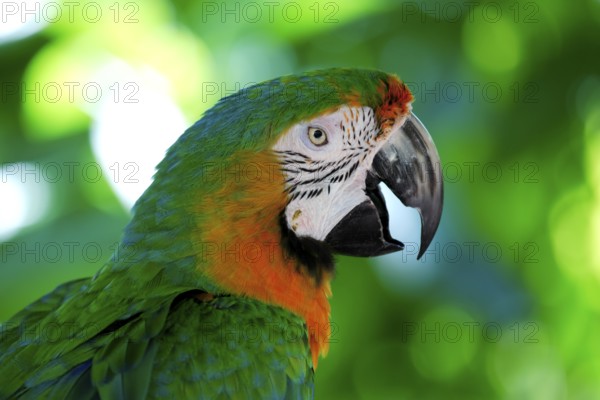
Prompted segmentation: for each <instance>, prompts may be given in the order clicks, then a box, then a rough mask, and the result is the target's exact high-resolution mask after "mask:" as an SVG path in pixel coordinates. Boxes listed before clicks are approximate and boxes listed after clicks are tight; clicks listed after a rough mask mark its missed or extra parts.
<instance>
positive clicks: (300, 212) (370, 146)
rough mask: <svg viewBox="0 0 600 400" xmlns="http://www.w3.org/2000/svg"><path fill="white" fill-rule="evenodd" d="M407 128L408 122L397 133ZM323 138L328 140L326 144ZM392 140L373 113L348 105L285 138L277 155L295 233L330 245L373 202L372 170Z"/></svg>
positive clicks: (293, 129) (287, 213) (296, 128)
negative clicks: (332, 235) (352, 215)
mask: <svg viewBox="0 0 600 400" xmlns="http://www.w3.org/2000/svg"><path fill="white" fill-rule="evenodd" d="M402 123H404V118H402V120H401V121H397V123H396V124H394V128H393V129H392V130H396V129H398V128H399V127H400V126H401V124H402ZM315 132H316V134H315ZM386 133H389V132H386ZM321 134H325V135H326V136H327V138H326V140H325V141H323V140H322V136H321ZM388 137H389V134H385V135H382V132H381V130H380V128H379V126H378V122H377V119H376V117H375V112H374V111H373V109H371V108H370V107H347V106H342V107H340V108H339V109H338V110H336V111H334V112H332V113H329V114H325V115H321V116H319V117H316V118H314V119H312V120H309V121H303V122H300V123H298V124H296V125H294V126H292V127H291V128H290V129H289V130H288V131H287V132H286V133H285V134H283V135H282V137H281V138H280V139H279V141H278V142H277V143H276V144H275V146H274V147H273V150H274V151H275V152H276V153H277V154H278V155H279V157H280V159H281V163H282V169H283V171H284V173H285V176H286V189H287V191H288V194H289V198H290V202H289V204H288V206H287V208H286V210H285V216H286V219H287V223H288V226H289V228H290V229H292V230H293V231H294V232H295V234H296V235H297V236H309V237H312V238H314V239H317V240H324V239H325V238H326V237H327V235H328V234H329V232H330V231H331V230H332V229H333V228H334V227H335V225H336V224H337V223H338V222H339V221H340V220H341V219H342V218H343V217H344V216H345V215H346V214H348V213H349V212H350V211H351V210H352V209H354V207H356V206H357V205H359V204H361V203H363V202H364V201H365V200H367V199H368V196H367V195H366V193H365V181H366V178H367V171H368V170H369V169H370V168H371V164H372V163H373V158H374V157H375V154H377V151H379V149H380V148H381V146H383V144H384V143H385V141H386V140H387V138H388Z"/></svg>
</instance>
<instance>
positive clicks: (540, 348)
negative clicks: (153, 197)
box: [0, 0, 600, 399]
mask: <svg viewBox="0 0 600 400" xmlns="http://www.w3.org/2000/svg"><path fill="white" fill-rule="evenodd" d="M8 3H10V2H3V3H2V7H3V12H4V13H5V14H4V15H3V16H2V18H5V16H6V15H7V12H8V10H9V9H8V8H6V6H7V4H8ZM59 3H60V2H59ZM94 3H95V5H96V7H99V8H100V9H101V11H102V18H100V19H99V20H98V21H96V20H95V17H94V15H95V14H93V13H91V12H90V13H91V14H89V15H87V16H86V18H84V17H83V16H82V15H81V14H80V13H79V12H80V11H81V10H83V9H85V5H86V4H87V3H86V2H83V3H78V4H79V5H80V6H81V7H80V8H76V9H75V13H74V17H73V20H69V19H68V18H67V17H66V11H65V10H66V9H64V10H63V11H64V13H65V14H64V15H63V17H62V18H60V20H57V21H55V20H54V19H52V18H46V21H45V19H44V18H42V19H41V20H42V23H41V25H43V26H42V27H41V29H40V30H39V32H37V33H35V34H32V35H29V36H26V37H23V38H20V39H18V40H12V41H11V40H8V39H6V40H4V42H3V43H2V42H0V76H1V85H2V86H1V87H0V90H1V92H0V96H1V98H0V163H1V165H0V167H2V169H1V171H2V176H1V178H2V180H1V181H0V205H1V206H2V207H3V208H4V209H3V210H2V211H0V218H2V219H0V228H3V229H0V235H1V236H0V237H1V239H2V243H1V244H0V252H1V253H0V320H6V319H8V318H9V317H10V316H11V315H12V314H13V313H15V312H16V311H17V310H19V309H20V308H22V307H23V306H25V305H26V304H28V303H29V302H31V301H32V300H34V299H35V298H37V297H39V296H40V295H42V294H44V293H46V292H48V291H50V290H51V289H52V288H53V287H54V286H56V285H57V284H59V283H61V282H64V281H66V280H68V279H73V278H77V277H82V276H89V275H91V274H93V273H94V272H95V271H96V270H97V269H98V268H99V267H100V266H101V265H102V263H103V260H105V259H106V258H107V257H108V256H109V254H110V252H111V251H112V249H114V244H115V243H116V242H117V241H118V240H119V237H120V232H121V230H122V228H123V227H124V225H125V224H126V223H127V221H128V218H129V216H128V212H127V209H128V205H127V203H125V204H126V205H123V204H122V203H121V201H120V200H119V199H122V198H123V197H122V196H121V195H120V194H119V193H120V192H119V190H120V189H119V187H118V185H115V181H116V179H114V176H113V175H111V172H114V169H113V170H111V165H112V164H107V163H106V162H105V161H102V160H103V158H102V157H103V156H102V154H100V153H101V151H103V150H102V149H103V147H102V146H99V145H97V142H98V143H101V142H102V133H98V132H100V131H101V129H100V128H98V127H99V126H102V123H103V121H104V119H107V118H108V119H110V118H111V115H113V116H114V115H115V111H114V109H113V108H110V107H111V106H113V105H114V104H108V105H107V103H110V102H111V101H112V102H113V103H116V102H117V101H116V99H115V98H114V95H116V94H119V95H121V96H126V95H128V94H129V95H131V94H132V93H133V92H128V91H126V90H124V88H125V87H124V86H123V87H119V88H116V89H115V88H113V89H111V88H110V87H107V86H103V90H104V91H103V98H102V99H101V101H97V102H95V101H91V100H90V98H91V96H93V94H89V93H87V94H83V95H82V94H81V90H80V88H81V86H82V85H84V84H85V83H86V82H87V83H90V82H101V83H105V82H117V81H119V82H120V84H123V83H126V82H128V81H133V82H138V83H139V87H138V86H136V87H137V88H138V89H139V94H136V95H137V96H138V97H137V98H139V99H142V100H143V99H146V98H149V96H150V95H149V93H153V94H154V95H156V96H157V98H164V99H171V100H172V102H173V104H175V105H176V106H177V107H176V108H177V109H178V110H180V111H178V112H181V115H182V116H183V117H184V118H185V119H186V120H187V122H188V123H191V122H193V121H194V120H195V119H197V118H198V117H199V116H200V115H201V113H202V112H203V111H204V110H206V109H207V108H209V107H210V106H211V105H212V104H214V102H216V101H217V100H218V98H220V97H221V96H223V95H226V94H229V93H231V92H233V91H235V90H237V89H239V88H241V87H244V86H245V85H247V84H250V83H252V82H257V81H260V80H264V79H269V78H272V77H275V76H279V75H283V74H288V73H294V72H298V71H305V70H309V69H315V68H320V67H329V66H351V67H369V68H377V69H381V70H385V71H387V72H392V73H396V74H398V75H399V76H400V77H401V78H403V79H404V80H405V81H407V82H408V84H409V86H410V87H411V89H412V90H413V92H414V94H415V102H414V105H413V107H414V110H415V112H416V114H417V115H418V116H419V117H420V119H421V120H423V121H424V122H425V124H426V125H427V127H428V128H429V130H430V132H431V133H432V135H433V137H434V139H435V141H436V144H437V146H438V149H439V151H440V155H441V158H442V161H443V163H444V175H445V179H446V195H445V198H446V206H445V210H444V215H443V219H442V224H441V226H440V231H439V232H438V236H437V237H436V239H435V242H434V244H433V246H434V247H433V248H432V250H431V251H430V252H428V254H426V256H425V261H417V260H416V259H415V258H414V254H413V255H409V256H406V257H405V259H400V258H390V259H387V261H385V260H384V261H381V260H373V261H367V260H357V259H346V258H341V259H340V262H339V266H338V275H337V278H336V280H335V282H334V284H333V292H334V296H333V298H332V307H333V318H332V320H333V324H334V331H333V336H332V343H331V349H330V353H329V355H328V357H327V358H326V359H325V360H322V361H321V363H320V365H319V369H318V371H317V398H321V399H336V398H339V399H351V398H360V399H386V398H395V399H401V398H406V399H413V398H414V399H438V398H446V399H450V398H457V399H471V398H473V399H482V398H486V399H488V398H510V399H567V398H569V399H591V398H600V383H598V382H600V346H598V336H599V334H600V322H599V321H600V319H599V312H600V252H599V251H598V250H597V246H598V244H600V163H599V162H598V160H599V159H600V46H599V42H598V37H599V34H600V3H599V2H598V1H593V0H584V1H581V2H578V4H577V5H576V6H574V5H573V4H571V3H568V2H561V1H558V0H550V1H545V2H541V1H538V2H534V1H516V2H515V1H512V0H511V1H496V2H490V1H483V2H475V3H474V2H444V1H416V2H413V1H406V2H399V1H391V0H389V1H386V0H378V1H370V2H356V1H350V0H337V1H313V0H310V1H309V0H298V1H295V2H286V1H284V2H272V3H269V2H250V1H241V2H237V1H232V2H226V3H225V2H212V1H191V0H190V1H188V0H174V1H173V2H171V3H169V2H167V1H166V0H157V1H152V2H144V3H142V2H120V3H119V2H114V1H112V0H111V1H109V0H103V1H96V2H94ZM15 4H16V6H17V7H18V6H19V4H24V3H19V2H15V3H14V4H13V5H15ZM44 4H47V2H40V3H39V4H38V6H40V5H41V6H40V7H43V5H44ZM55 4H57V3H55ZM60 4H62V3H60ZM273 4H274V5H273ZM10 10H13V11H14V8H12V9H10ZM88 11H89V10H88ZM92 11H93V10H92ZM11 12H12V11H11ZM16 12H20V11H19V10H17V11H16ZM40 12H41V9H40ZM18 15H19V14H17V16H18ZM48 20H49V21H48ZM3 22H4V21H3ZM0 32H2V31H0ZM0 39H2V37H1V33H0ZM111 80H112V81H111ZM65 82H73V85H74V84H76V83H79V84H80V86H77V87H76V90H75V96H74V98H73V99H69V98H68V96H67V95H66V93H67V89H68V87H67V86H65ZM49 83H55V84H58V85H59V86H60V88H61V89H62V90H63V96H62V97H61V98H60V99H58V100H56V101H55V98H56V96H55V95H54V94H53V93H54V92H51V90H56V87H53V86H52V85H50V86H44V85H47V84H49ZM22 85H25V86H24V87H25V88H26V89H27V90H29V92H26V91H24V89H23V86H22ZM36 85H40V86H39V87H40V89H39V90H38V94H37V95H36V94H35V93H33V92H35V89H36ZM45 87H46V88H47V89H46V90H48V91H47V92H42V94H41V95H40V94H39V91H41V90H43V88H45ZM74 87H75V86H74ZM92 89H94V88H92ZM117 90H121V92H117ZM106 98H109V99H110V101H105V100H106ZM121 100H122V97H120V98H119V101H121ZM127 111H129V109H126V112H125V113H124V114H123V115H121V116H120V117H119V118H122V119H123V121H125V120H126V119H127V118H128V115H129V118H130V121H129V122H128V123H129V126H134V127H135V126H136V125H135V124H133V123H134V122H135V121H136V120H135V119H133V118H150V119H151V118H152V115H151V114H155V115H154V117H156V118H160V117H161V109H157V110H155V111H154V112H152V113H148V112H146V111H144V112H143V113H141V114H133V113H131V114H130V113H128V112H127ZM142 111H143V110H142ZM144 113H145V114H144ZM113 120H114V119H113ZM132 121H133V122H132ZM140 121H141V120H140ZM140 123H141V122H140ZM132 124H133V125H132ZM144 126H146V125H144ZM175 128H177V130H178V131H176V132H170V134H175V137H176V135H177V134H179V133H181V130H180V127H179V126H176V127H174V128H173V129H174V130H175ZM94 129H97V130H99V131H98V132H96V133H94ZM133 131H135V129H132V130H130V131H129V132H130V133H131V135H134V134H135V132H133ZM119 134H121V133H119ZM139 134H140V135H143V134H144V132H139ZM98 135H99V136H98ZM126 136H127V135H124V136H122V137H121V139H122V140H123V142H119V141H117V142H110V143H112V146H113V147H115V146H117V147H119V145H120V144H121V143H123V144H122V146H125V147H124V149H123V150H124V151H125V152H131V153H135V152H136V151H137V153H139V152H143V151H144V148H145V147H146V146H148V145H149V143H152V142H153V140H152V138H151V137H150V138H147V139H145V138H144V137H143V136H139V138H138V137H134V138H136V139H135V140H136V141H137V142H133V144H132V142H131V141H129V142H127V145H125V144H124V143H125V139H126ZM132 137H133V136H132ZM96 139H97V141H96ZM110 143H109V144H110ZM136 143H137V144H136ZM53 163H54V164H57V165H59V167H60V168H61V171H62V173H63V174H64V175H63V176H62V178H61V179H57V180H53V179H50V178H48V177H49V176H51V175H50V174H51V172H52V171H51V167H52V165H54V164H53ZM69 163H76V164H69ZM97 163H99V164H97ZM88 164H90V165H102V168H103V170H101V172H102V171H103V173H101V176H100V177H99V179H97V180H96V179H95V178H92V177H91V176H90V175H89V174H90V173H93V172H94V171H91V172H90V171H85V174H84V175H83V176H84V178H85V179H82V178H81V176H82V175H81V173H82V169H83V167H84V166H85V165H88ZM16 165H17V166H21V169H20V170H19V169H18V168H17V173H16V174H15V173H14V171H15V166H16ZM27 165H29V167H24V166H27ZM68 165H74V167H73V168H75V169H74V172H75V175H74V178H73V179H67V178H66V176H67V175H66V174H67V172H68V168H67V167H66V166H68ZM23 168H30V169H31V170H33V171H36V170H37V174H38V175H41V179H36V172H33V173H31V174H30V175H27V176H26V177H23V175H22V172H23ZM44 168H46V170H43V169H44ZM40 170H42V172H40ZM15 177H16V178H17V181H15ZM38 178H39V176H38ZM25 180H26V181H27V185H26V186H27V187H26V188H25V186H23V185H21V186H23V187H21V186H19V184H23V183H24V181H25ZM11 182H12V183H11ZM117 183H118V182H117ZM10 185H12V186H10ZM15 185H16V186H15ZM32 187H34V188H33V189H32ZM11 188H12V189H11ZM15 188H16V189H15ZM13 189H14V190H13ZM23 193H24V194H25V196H24V197H23V196H22V197H18V195H19V194H21V195H23ZM17 209H18V210H17ZM21 214H24V216H23V218H22V223H21V225H18V224H17V225H18V226H16V227H13V229H12V230H10V229H8V225H9V222H8V221H9V220H10V219H15V218H17V217H19V216H20V215H21ZM34 214H35V215H37V217H36V218H33V215H34ZM17 222H18V221H17ZM400 239H401V240H402V239H403V238H402V237H400ZM436 243H437V246H438V247H435V246H436Z"/></svg>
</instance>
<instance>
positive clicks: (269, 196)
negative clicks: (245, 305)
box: [194, 153, 332, 368]
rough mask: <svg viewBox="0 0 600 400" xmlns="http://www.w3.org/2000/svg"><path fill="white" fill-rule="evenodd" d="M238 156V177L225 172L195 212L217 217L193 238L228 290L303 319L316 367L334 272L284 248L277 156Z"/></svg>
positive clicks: (205, 267) (210, 271) (208, 270)
mask: <svg viewBox="0 0 600 400" xmlns="http://www.w3.org/2000/svg"><path fill="white" fill-rule="evenodd" d="M235 159H236V163H239V164H238V166H239V167H240V168H237V167H234V168H233V169H234V170H236V171H238V172H240V173H239V175H237V176H236V174H227V175H226V176H220V177H219V178H220V179H221V182H219V188H218V189H217V190H216V191H215V192H214V193H212V194H211V195H210V196H204V197H202V198H201V199H199V205H198V209H197V211H196V212H198V210H207V209H208V210H213V211H214V212H215V213H216V216H217V218H216V220H211V221H205V223H203V224H202V226H201V227H199V228H200V229H199V232H197V235H196V236H197V237H195V238H194V246H195V247H196V248H197V254H201V257H200V262H199V264H198V268H199V269H200V270H201V271H200V272H201V273H202V274H204V275H206V276H207V277H208V278H209V279H211V281H212V282H214V283H216V284H217V285H218V286H219V287H221V288H222V289H223V290H225V291H227V292H229V293H232V294H237V295H243V296H247V297H251V298H254V299H257V300H260V301H263V302H265V303H268V304H273V305H277V306H280V307H283V308H285V309H287V310H289V311H291V312H293V313H295V314H297V315H299V316H300V317H302V318H303V319H304V321H305V322H306V325H307V328H308V335H309V343H310V349H311V354H312V359H313V366H314V367H315V368H316V366H317V363H318V357H319V355H322V356H325V355H326V354H327V350H328V347H329V337H330V324H329V316H330V306H329V301H328V297H329V296H330V295H331V288H330V281H331V278H332V273H331V271H324V272H322V273H320V274H319V276H318V278H317V277H315V276H314V274H311V273H310V272H309V271H308V270H307V269H306V268H303V267H304V266H303V265H301V264H300V262H299V260H298V259H297V258H295V257H293V256H290V255H289V254H287V251H286V249H285V248H284V246H282V232H281V231H282V229H281V227H280V219H279V218H280V214H281V212H282V211H283V210H284V208H285V205H286V203H287V193H286V192H285V190H284V177H283V175H282V173H281V171H280V169H279V167H278V165H279V161H278V159H277V158H276V156H275V155H274V154H272V153H262V154H261V155H260V156H259V157H257V155H256V154H246V153H238V154H236V157H235ZM249 166H251V168H250V167H249ZM228 168H230V169H232V168H231V165H229V166H228ZM244 171H245V172H244Z"/></svg>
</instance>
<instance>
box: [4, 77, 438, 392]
mask: <svg viewBox="0 0 600 400" xmlns="http://www.w3.org/2000/svg"><path fill="white" fill-rule="evenodd" d="M412 99H413V97H412V95H411V93H410V91H409V89H408V88H407V86H406V85H405V84H404V83H402V81H400V80H399V79H398V78H397V77H396V76H394V75H389V74H387V73H383V72H380V71H375V70H362V69H342V68H335V69H325V70H319V71H313V72H308V73H303V74H298V75H291V76H284V77H280V78H277V79H274V80H270V81H266V82H263V83H259V84H256V85H254V86H252V87H249V88H247V89H244V90H242V91H240V92H238V93H236V94H234V95H231V96H228V97H225V98H223V99H221V100H220V101H219V102H218V103H217V104H216V105H215V106H213V107H212V108H211V109H209V110H208V111H206V112H205V114H204V115H203V117H202V118H201V119H200V120H198V121H197V122H196V123H194V124H193V125H192V126H191V127H190V128H188V129H187V130H186V131H185V132H184V133H183V135H182V136H181V137H180V138H179V139H178V140H177V141H176V142H175V143H174V144H173V145H172V146H171V147H170V149H169V150H168V151H167V153H166V156H165V158H164V159H163V160H162V161H161V162H160V163H159V165H158V166H157V171H156V174H155V176H154V180H153V183H152V184H151V185H150V186H149V188H148V189H147V190H146V191H145V192H144V194H143V195H142V196H141V197H140V199H139V200H138V201H137V203H136V204H135V206H134V207H133V217H132V220H131V222H130V223H129V224H128V225H127V227H126V228H125V231H124V234H123V237H122V240H121V242H120V245H119V247H118V249H117V250H116V251H115V253H114V255H112V257H111V259H110V260H109V261H108V262H107V263H106V264H105V265H104V266H103V267H102V268H101V269H100V270H99V271H98V273H97V274H96V275H95V276H93V277H92V278H85V279H79V280H75V281H72V282H68V283H65V284H63V285H61V286H59V287H57V288H56V289H55V290H54V291H52V292H51V293H49V294H47V295H45V296H44V297H42V298H41V299H39V300H37V301H36V302H34V303H33V304H31V305H29V306H28V307H26V308H25V309H23V310H22V311H20V312H18V313H17V314H16V315H15V316H14V317H13V318H12V319H10V320H9V321H8V322H6V323H5V324H3V325H2V326H1V330H0V332H1V337H0V398H1V399H7V398H8V399H14V398H19V399H76V400H82V399H126V400H134V399H146V398H148V399H233V398H235V399H246V398H248V399H307V398H313V396H314V383H313V378H314V371H315V368H316V367H317V361H318V358H319V357H320V356H324V355H326V353H327V350H328V339H329V335H330V324H329V318H330V306H329V303H328V297H329V296H330V294H331V290H330V282H331V279H332V277H333V275H334V254H343V255H351V256H360V257H370V256H378V255H382V254H387V253H391V252H395V251H399V250H402V249H403V244H402V243H401V242H400V241H398V240H396V239H394V238H392V236H391V234H390V231H389V226H388V224H389V218H390V217H389V214H388V212H387V210H386V205H385V201H384V198H383V196H382V192H381V191H380V188H379V184H380V183H383V184H385V185H387V186H388V187H389V188H390V189H391V191H392V192H393V193H394V194H395V196H397V197H398V198H399V199H400V200H401V201H402V202H403V203H404V204H405V205H406V206H409V207H413V208H417V209H418V211H419V212H420V216H421V222H422V229H421V245H420V252H419V256H420V255H422V254H423V253H424V251H425V250H426V249H427V246H428V245H429V244H430V242H431V240H432V238H433V236H434V234H435V232H436V230H437V227H438V224H439V221H440V216H441V211H442V191H443V190H442V179H441V168H440V161H439V156H438V153H437V150H436V148H435V145H434V144H433V141H432V139H431V137H430V135H429V133H428V132H427V130H426V129H425V127H424V126H423V124H422V123H421V122H420V121H419V120H418V119H417V117H416V116H415V115H414V114H413V113H412V112H411V102H412Z"/></svg>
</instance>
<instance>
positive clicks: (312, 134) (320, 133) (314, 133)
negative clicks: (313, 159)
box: [308, 127, 327, 146]
mask: <svg viewBox="0 0 600 400" xmlns="http://www.w3.org/2000/svg"><path fill="white" fill-rule="evenodd" d="M308 138H309V139H310V141H311V142H312V144H314V145H315V146H323V145H324V144H327V134H326V133H325V131H324V130H323V129H321V128H314V127H310V128H308Z"/></svg>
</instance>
